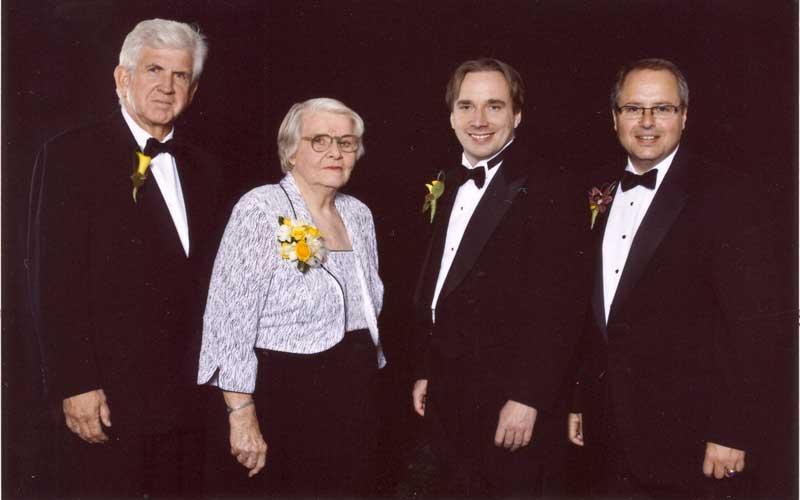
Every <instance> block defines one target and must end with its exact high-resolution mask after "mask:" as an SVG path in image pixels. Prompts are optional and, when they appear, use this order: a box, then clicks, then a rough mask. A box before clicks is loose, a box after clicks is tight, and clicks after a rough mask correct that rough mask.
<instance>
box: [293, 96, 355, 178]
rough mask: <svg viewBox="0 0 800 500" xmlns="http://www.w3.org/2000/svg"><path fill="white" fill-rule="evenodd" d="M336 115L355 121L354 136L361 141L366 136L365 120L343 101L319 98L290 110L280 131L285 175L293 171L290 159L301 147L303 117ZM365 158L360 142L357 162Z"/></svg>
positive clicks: (299, 104) (300, 103) (304, 102)
mask: <svg viewBox="0 0 800 500" xmlns="http://www.w3.org/2000/svg"><path fill="white" fill-rule="evenodd" d="M307 112H308V113H318V112H325V113H336V114H339V115H346V116H348V117H349V118H350V119H351V120H352V121H353V134H354V135H356V136H357V137H358V138H359V139H360V138H361V137H362V136H363V135H364V120H363V119H362V118H361V117H360V116H359V115H358V113H356V112H355V111H353V110H352V109H350V108H348V107H347V106H345V105H344V103H342V102H341V101H337V100H336V99H331V98H330V97H317V98H314V99H309V100H307V101H303V102H298V103H296V104H294V105H292V107H291V108H290V109H289V112H288V113H286V116H285V117H283V121H282V122H281V126H280V128H279V129H278V156H279V157H280V160H281V171H283V172H284V173H286V172H288V171H289V170H291V169H292V165H291V164H290V163H289V158H291V157H292V156H294V154H295V153H296V152H297V148H298V147H299V145H300V135H301V134H302V133H303V132H302V129H303V115H304V114H305V113H307ZM362 156H364V143H363V142H359V146H358V151H356V160H358V159H359V158H361V157H362Z"/></svg>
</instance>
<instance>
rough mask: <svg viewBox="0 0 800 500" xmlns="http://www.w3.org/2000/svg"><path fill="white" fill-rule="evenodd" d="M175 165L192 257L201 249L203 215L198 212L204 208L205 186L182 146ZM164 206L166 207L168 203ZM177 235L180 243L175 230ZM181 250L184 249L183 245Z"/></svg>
mask: <svg viewBox="0 0 800 500" xmlns="http://www.w3.org/2000/svg"><path fill="white" fill-rule="evenodd" d="M175 165H176V166H177V168H178V178H179V179H180V182H181V191H182V192H183V203H184V205H185V207H186V225H187V226H188V227H189V257H192V256H193V255H194V254H195V252H197V250H199V249H198V248H197V247H196V245H197V244H198V242H199V238H197V236H198V235H200V234H201V228H200V227H199V226H198V224H199V223H200V222H201V221H202V217H200V216H198V212H199V211H200V210H201V209H202V206H203V203H204V201H203V200H202V198H200V194H201V193H202V192H203V188H204V187H205V186H203V185H202V184H200V183H201V182H202V179H200V178H199V177H200V176H198V175H197V172H196V168H193V165H192V158H191V155H189V154H188V153H187V152H186V151H185V150H184V149H182V148H179V149H178V150H177V151H176V152H175ZM194 167H197V165H194ZM162 198H163V197H162ZM164 208H166V205H165V206H164ZM171 220H172V219H171V218H170V221H171ZM173 225H174V224H173ZM175 237H176V238H178V243H180V238H179V237H178V233H177V231H175ZM181 250H183V245H181ZM184 255H185V253H184Z"/></svg>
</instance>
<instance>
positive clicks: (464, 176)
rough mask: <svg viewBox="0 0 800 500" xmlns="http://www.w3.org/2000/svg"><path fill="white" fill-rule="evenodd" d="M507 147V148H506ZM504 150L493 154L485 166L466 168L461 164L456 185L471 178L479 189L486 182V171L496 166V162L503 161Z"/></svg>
mask: <svg viewBox="0 0 800 500" xmlns="http://www.w3.org/2000/svg"><path fill="white" fill-rule="evenodd" d="M506 149H508V148H506ZM504 153H505V151H503V152H502V153H500V154H499V155H497V156H495V157H494V158H492V159H491V160H489V161H488V162H486V167H485V168H484V167H475V168H467V167H465V166H464V165H461V179H460V182H459V183H458V185H459V186H460V185H462V184H464V183H465V182H467V181H468V180H470V179H472V181H473V182H474V183H475V186H476V187H477V188H478V189H480V188H482V187H483V184H484V183H485V182H486V171H487V170H491V169H493V168H494V167H495V166H497V164H498V163H500V162H501V161H503V154H504Z"/></svg>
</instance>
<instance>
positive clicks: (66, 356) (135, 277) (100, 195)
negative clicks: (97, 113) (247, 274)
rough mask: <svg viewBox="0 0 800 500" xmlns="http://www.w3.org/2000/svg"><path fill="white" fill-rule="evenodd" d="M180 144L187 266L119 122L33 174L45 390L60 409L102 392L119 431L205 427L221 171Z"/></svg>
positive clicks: (77, 136)
mask: <svg viewBox="0 0 800 500" xmlns="http://www.w3.org/2000/svg"><path fill="white" fill-rule="evenodd" d="M175 141H176V142H177V143H178V145H179V147H178V151H176V153H175V155H174V156H175V158H176V162H177V165H178V172H179V176H180V182H181V187H182V190H183V196H184V201H185V204H186V211H187V218H188V223H189V240H190V253H189V256H188V258H187V256H186V254H185V252H184V250H183V247H182V245H181V242H180V239H179V237H178V234H177V231H176V229H175V226H174V224H173V222H172V219H171V217H170V215H169V211H168V209H167V207H166V204H165V203H164V200H163V197H162V195H161V192H160V191H159V189H158V185H157V184H156V182H155V179H154V178H153V177H152V175H151V176H148V179H147V181H146V183H145V185H144V186H143V187H142V188H140V189H139V193H138V196H137V198H138V202H137V203H134V200H133V197H132V189H133V187H132V183H131V179H130V175H131V173H132V171H133V169H134V165H135V158H136V156H135V152H136V151H137V150H138V147H137V145H136V142H135V140H134V138H133V135H132V134H131V132H130V130H129V129H128V127H127V125H126V124H125V122H124V120H123V118H122V115H121V114H119V113H117V114H116V116H114V117H113V118H112V119H111V120H109V121H108V122H105V123H102V124H99V125H95V126H91V127H87V128H82V129H78V130H73V131H70V132H67V133H64V134H62V135H60V136H57V137H56V138H54V139H52V140H51V141H49V142H48V143H46V144H45V145H44V146H43V147H42V149H41V151H40V152H39V155H38V157H37V163H36V167H35V169H34V179H33V187H32V200H33V201H32V212H31V213H32V219H31V226H30V228H31V240H30V242H31V246H30V257H31V265H32V266H33V267H32V271H31V283H30V285H31V289H32V301H33V311H34V316H35V321H36V323H37V329H38V331H39V333H40V336H41V339H42V346H43V351H44V358H45V361H46V368H47V369H46V372H45V373H46V382H47V384H46V385H47V387H48V389H49V392H50V393H51V395H52V396H53V397H54V399H56V400H57V401H59V402H60V400H61V399H62V398H65V397H68V396H72V395H76V394H80V393H83V392H86V391H89V390H93V389H103V390H104V391H105V393H106V396H107V397H108V400H109V406H110V408H111V420H112V424H113V426H112V429H111V431H112V432H114V433H120V434H125V433H136V434H141V433H158V432H166V431H169V430H171V429H174V428H176V427H179V426H182V425H189V426H192V425H196V424H199V423H200V421H201V420H202V419H201V418H200V417H199V414H198V413H196V411H197V405H198V394H199V391H198V389H197V386H196V384H195V377H196V373H197V370H196V366H197V359H198V353H199V344H200V335H201V327H202V325H201V323H202V306H203V303H204V299H205V294H206V291H207V283H208V279H209V275H210V270H211V263H212V261H213V255H214V252H215V251H216V247H217V243H218V240H219V236H220V233H221V227H222V223H223V222H224V220H222V218H221V216H222V214H221V213H220V212H221V211H220V210H218V208H217V207H218V206H219V201H220V198H221V196H220V193H219V192H218V191H217V190H218V188H219V186H221V183H220V173H219V172H220V170H221V169H220V168H219V165H218V164H216V162H214V161H211V160H210V159H209V158H208V157H207V156H206V155H203V154H202V153H201V152H200V151H198V150H197V149H195V148H193V147H191V146H189V145H187V144H186V143H184V142H181V140H180V137H179V136H178V134H177V133H176V137H175ZM193 413H194V414H193Z"/></svg>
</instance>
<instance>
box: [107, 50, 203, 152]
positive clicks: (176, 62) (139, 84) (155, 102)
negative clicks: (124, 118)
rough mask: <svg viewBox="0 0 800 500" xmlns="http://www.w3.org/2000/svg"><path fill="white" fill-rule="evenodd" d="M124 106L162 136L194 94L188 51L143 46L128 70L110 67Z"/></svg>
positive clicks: (190, 56)
mask: <svg viewBox="0 0 800 500" xmlns="http://www.w3.org/2000/svg"><path fill="white" fill-rule="evenodd" d="M114 80H115V81H116V83H117V91H118V92H119V93H120V95H121V96H123V97H124V104H125V109H126V110H127V111H128V114H130V115H131V117H132V118H133V119H134V120H135V121H136V123H138V124H139V126H141V127H142V128H143V129H145V130H146V131H148V132H149V133H150V134H152V135H153V136H155V137H158V138H162V137H163V135H166V133H168V132H169V131H170V130H171V129H172V123H173V122H174V121H175V119H176V118H177V117H178V116H179V115H180V114H181V113H182V112H183V111H184V110H185V109H186V107H187V106H188V105H189V103H190V102H191V101H192V97H194V93H195V91H196V90H197V85H196V84H192V54H191V52H189V51H187V50H178V49H153V48H150V47H143V48H142V50H141V52H140V53H139V61H138V62H137V64H136V67H135V68H134V69H133V70H132V71H131V70H129V69H128V68H125V67H122V66H117V68H116V69H115V70H114Z"/></svg>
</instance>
